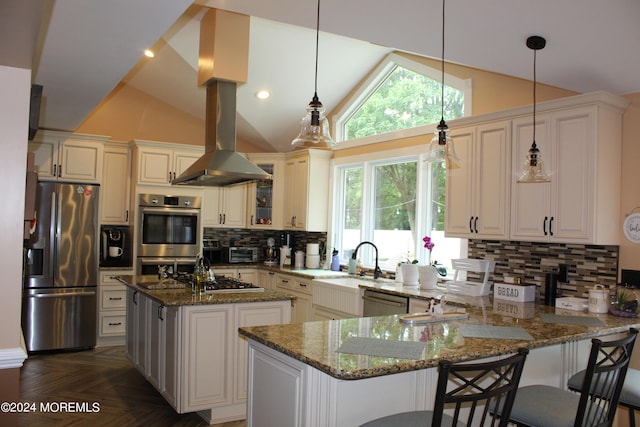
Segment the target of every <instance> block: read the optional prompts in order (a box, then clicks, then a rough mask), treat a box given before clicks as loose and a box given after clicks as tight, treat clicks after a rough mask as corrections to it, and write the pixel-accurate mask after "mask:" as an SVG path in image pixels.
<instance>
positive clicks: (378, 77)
mask: <svg viewBox="0 0 640 427" xmlns="http://www.w3.org/2000/svg"><path fill="white" fill-rule="evenodd" d="M398 66H401V67H403V68H406V69H408V70H411V71H413V72H414V73H418V74H421V75H423V76H425V77H428V78H430V79H433V80H436V81H440V79H441V78H442V70H436V69H435V68H432V67H429V66H427V65H425V64H422V63H420V62H416V61H414V60H412V59H409V58H407V57H405V56H402V55H399V54H397V53H390V54H389V55H387V56H386V57H385V59H384V60H383V61H382V62H381V63H380V64H379V65H378V66H377V67H376V68H375V69H374V70H373V71H372V72H371V74H369V77H368V78H367V79H365V81H364V82H363V84H362V85H360V87H359V88H358V89H357V90H356V91H355V92H354V93H353V95H351V96H350V97H348V98H346V102H345V103H344V104H343V106H342V108H340V109H339V110H337V111H336V113H335V114H334V115H333V116H332V120H331V122H332V123H333V129H332V134H333V136H334V138H335V140H336V141H338V142H340V143H341V144H339V145H338V146H336V147H335V148H336V149H338V150H339V149H343V148H348V147H353V146H358V145H366V144H371V143H375V142H382V141H388V140H389V139H397V138H406V137H408V136H416V135H423V134H425V133H431V132H432V130H431V129H432V128H435V124H434V125H433V126H431V125H429V126H419V127H415V128H408V129H402V130H398V131H393V132H387V133H383V134H378V135H371V136H368V137H364V138H358V139H352V140H348V141H345V139H344V137H345V130H344V128H345V125H346V122H347V121H348V120H349V119H350V118H351V117H352V116H353V114H355V112H356V111H358V109H360V107H362V105H363V104H364V103H365V102H366V100H367V99H368V98H369V96H371V94H372V93H374V92H375V91H376V90H377V89H378V87H379V86H380V84H382V82H384V81H385V80H386V79H387V78H388V77H389V75H390V74H391V73H392V72H393V71H394V70H395V69H396V67H398ZM445 70H446V68H445ZM444 83H445V85H446V86H450V87H453V88H456V89H457V90H460V91H462V92H464V115H465V117H466V116H471V114H472V111H471V106H472V90H471V87H472V85H471V83H472V81H471V79H460V78H458V77H455V76H452V75H450V74H446V73H445V79H444ZM426 129H428V130H426Z"/></svg>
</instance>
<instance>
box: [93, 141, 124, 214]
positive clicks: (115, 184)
mask: <svg viewBox="0 0 640 427" xmlns="http://www.w3.org/2000/svg"><path fill="white" fill-rule="evenodd" d="M130 173H131V156H130V155H129V148H128V147H122V148H111V147H109V148H105V151H104V166H103V173H102V190H101V191H100V193H101V198H100V222H101V223H103V224H123V225H126V224H128V223H129V188H130V182H131V180H130V178H129V177H130Z"/></svg>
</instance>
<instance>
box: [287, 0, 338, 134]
mask: <svg viewBox="0 0 640 427" xmlns="http://www.w3.org/2000/svg"><path fill="white" fill-rule="evenodd" d="M319 39H320V0H318V13H317V16H316V70H315V91H314V93H313V98H312V99H311V102H310V103H309V105H308V106H307V114H306V115H305V116H304V117H303V118H302V123H301V126H300V133H299V134H298V136H297V137H296V138H295V139H294V140H293V141H292V142H291V145H295V146H298V147H300V146H305V145H307V144H309V143H311V144H324V145H326V146H329V147H331V146H334V145H336V142H335V141H334V140H333V138H331V135H330V134H329V121H328V120H327V118H326V117H325V115H324V111H325V109H324V106H323V105H322V102H320V99H318V41H319Z"/></svg>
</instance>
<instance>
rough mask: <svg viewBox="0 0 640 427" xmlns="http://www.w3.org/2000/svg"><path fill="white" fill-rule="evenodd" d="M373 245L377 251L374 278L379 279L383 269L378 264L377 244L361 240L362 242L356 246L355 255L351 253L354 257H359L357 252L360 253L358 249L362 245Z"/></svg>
mask: <svg viewBox="0 0 640 427" xmlns="http://www.w3.org/2000/svg"><path fill="white" fill-rule="evenodd" d="M365 244H366V245H371V246H373V249H375V251H376V266H375V268H374V269H373V278H374V279H377V278H378V277H380V276H382V270H380V266H379V265H378V247H377V246H376V245H374V244H373V243H371V242H366V241H365V242H361V243H360V244H358V246H356V248H355V249H354V251H353V255H351V258H352V259H358V257H357V254H358V249H359V248H360V246H362V245H365Z"/></svg>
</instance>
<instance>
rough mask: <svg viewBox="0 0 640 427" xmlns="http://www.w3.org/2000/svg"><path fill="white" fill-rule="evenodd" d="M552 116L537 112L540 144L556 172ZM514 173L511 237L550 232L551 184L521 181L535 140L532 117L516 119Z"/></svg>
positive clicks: (549, 170)
mask: <svg viewBox="0 0 640 427" xmlns="http://www.w3.org/2000/svg"><path fill="white" fill-rule="evenodd" d="M550 121H551V117H550V115H549V114H538V115H536V145H537V146H538V148H539V149H540V152H541V154H542V159H543V162H544V163H543V165H544V168H545V171H546V172H547V174H550V175H551V179H552V180H553V179H555V177H554V176H553V164H554V163H553V157H554V156H553V153H552V152H551V145H550V142H549V132H550V129H551V125H550ZM512 131H513V147H512V148H513V156H512V158H513V161H512V164H513V177H512V181H511V240H541V239H546V238H548V236H549V223H550V219H551V218H550V217H551V212H550V202H551V184H550V183H540V184H531V183H527V184H519V183H518V178H519V177H520V174H521V172H522V171H523V170H524V165H525V159H526V155H527V152H528V151H529V148H531V144H532V143H533V121H532V118H531V117H520V118H517V119H515V120H513V126H512Z"/></svg>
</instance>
